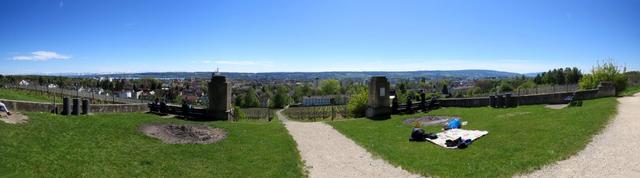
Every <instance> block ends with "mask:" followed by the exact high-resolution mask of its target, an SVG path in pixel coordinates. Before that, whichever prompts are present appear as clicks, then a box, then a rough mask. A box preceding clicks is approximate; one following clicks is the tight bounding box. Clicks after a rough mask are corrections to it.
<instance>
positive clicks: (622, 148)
mask: <svg viewBox="0 0 640 178" xmlns="http://www.w3.org/2000/svg"><path fill="white" fill-rule="evenodd" d="M618 101H619V102H620V104H619V105H618V115H617V116H616V117H615V119H614V120H613V121H612V122H611V123H610V124H609V125H608V126H607V128H605V130H604V131H603V132H602V133H601V134H599V135H597V136H595V137H594V138H593V141H592V142H591V143H589V144H588V145H587V147H586V148H585V149H584V150H582V151H581V152H579V153H578V154H577V155H575V156H573V157H571V158H569V159H567V160H563V161H559V162H557V163H555V164H552V165H550V166H546V167H544V168H542V169H541V170H538V171H536V172H533V173H532V174H529V175H525V176H523V177H640V93H638V94H635V96H633V97H623V98H619V99H618Z"/></svg>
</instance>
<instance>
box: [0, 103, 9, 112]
mask: <svg viewBox="0 0 640 178" xmlns="http://www.w3.org/2000/svg"><path fill="white" fill-rule="evenodd" d="M0 112H6V113H7V115H11V112H9V109H7V106H6V105H4V103H2V102H1V101H0Z"/></svg>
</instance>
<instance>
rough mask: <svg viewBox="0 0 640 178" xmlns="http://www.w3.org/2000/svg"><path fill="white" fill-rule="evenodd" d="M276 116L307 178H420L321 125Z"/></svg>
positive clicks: (281, 115) (319, 123)
mask: <svg viewBox="0 0 640 178" xmlns="http://www.w3.org/2000/svg"><path fill="white" fill-rule="evenodd" d="M281 112H282V110H280V111H278V112H277V115H278V118H280V119H281V120H282V121H283V122H284V124H285V126H286V128H287V130H289V134H291V135H292V136H293V139H294V140H295V141H296V143H297V145H298V150H299V151H300V156H301V157H302V160H303V161H304V164H305V166H306V167H307V170H308V171H309V177H312V178H313V177H349V178H355V177H420V176H419V175H416V174H412V173H410V172H407V171H406V170H403V169H402V168H399V167H395V166H393V165H391V164H389V163H387V162H385V161H384V160H382V159H379V158H373V156H372V155H371V153H369V152H367V151H366V150H365V149H364V148H362V147H360V146H359V145H357V144H356V143H355V142H353V141H352V140H350V139H348V138H347V137H345V136H344V135H342V134H340V133H339V132H338V131H336V130H335V129H333V127H331V126H329V125H327V124H325V123H322V122H296V121H289V120H288V119H287V118H286V116H284V115H283V114H282V113H281Z"/></svg>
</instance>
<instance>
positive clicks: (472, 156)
mask: <svg viewBox="0 0 640 178" xmlns="http://www.w3.org/2000/svg"><path fill="white" fill-rule="evenodd" d="M616 105H617V101H616V99H615V98H604V99H596V100H589V101H585V102H584V106H583V107H573V108H566V109H562V110H552V109H546V108H544V106H542V105H535V106H521V107H518V108H510V109H492V108H488V107H483V108H444V109H439V110H436V111H433V112H431V113H429V115H460V116H461V117H462V119H463V120H464V121H469V124H468V125H467V126H464V128H465V129H472V130H486V131H489V135H486V136H485V137H482V138H480V139H479V140H478V141H477V142H474V143H473V144H472V145H471V146H470V147H469V148H467V149H464V150H450V149H445V148H441V147H438V146H436V145H434V144H431V143H429V142H419V143H416V142H409V141H408V138H409V135H410V132H411V129H410V128H411V126H407V125H403V124H402V121H403V120H404V119H406V118H415V117H417V116H419V115H424V114H416V115H404V116H393V117H392V118H391V119H389V120H384V121H373V120H368V119H355V120H348V121H335V122H329V124H330V125H332V126H333V127H334V128H336V129H337V130H339V131H340V132H341V133H343V134H345V135H346V136H348V137H349V138H351V139H353V140H354V141H356V142H357V143H359V144H360V145H362V146H363V147H365V148H366V149H367V150H369V151H370V152H373V153H374V154H376V155H379V156H381V157H382V158H384V159H385V160H388V161H389V162H391V163H392V164H395V165H400V166H402V167H403V168H405V169H407V170H409V171H411V172H416V173H420V174H422V175H425V176H438V177H508V176H512V175H515V174H519V173H524V172H528V171H532V170H535V169H539V168H540V167H542V166H543V165H546V164H549V163H552V162H555V161H558V160H562V159H566V158H568V157H569V156H571V155H573V154H575V153H577V152H578V151H579V150H582V149H583V148H584V147H585V146H586V144H587V143H588V142H589V140H590V138H591V137H592V135H594V134H596V133H597V132H599V131H600V130H602V128H604V126H605V124H606V123H607V122H608V121H609V118H612V117H611V116H612V114H614V113H615V109H616ZM426 129H427V130H428V131H430V132H436V131H439V130H440V126H429V127H427V128H426Z"/></svg>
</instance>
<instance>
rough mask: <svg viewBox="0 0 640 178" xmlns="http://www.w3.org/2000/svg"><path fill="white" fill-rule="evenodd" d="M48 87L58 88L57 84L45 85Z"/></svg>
mask: <svg viewBox="0 0 640 178" xmlns="http://www.w3.org/2000/svg"><path fill="white" fill-rule="evenodd" d="M47 87H48V88H58V85H56V84H49V85H47Z"/></svg>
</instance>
